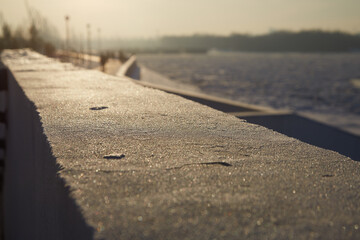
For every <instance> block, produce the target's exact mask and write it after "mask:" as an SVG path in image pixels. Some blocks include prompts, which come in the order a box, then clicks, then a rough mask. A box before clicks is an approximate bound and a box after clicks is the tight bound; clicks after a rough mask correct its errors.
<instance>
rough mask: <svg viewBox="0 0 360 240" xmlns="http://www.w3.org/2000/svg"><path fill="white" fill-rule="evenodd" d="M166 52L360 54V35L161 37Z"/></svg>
mask: <svg viewBox="0 0 360 240" xmlns="http://www.w3.org/2000/svg"><path fill="white" fill-rule="evenodd" d="M160 41H161V44H160V45H161V46H162V48H164V49H180V50H181V49H183V50H184V51H189V52H191V51H192V50H194V51H200V50H203V51H207V50H209V49H214V48H215V49H219V50H228V51H258V52H344V51H360V35H352V34H348V33H343V32H325V31H320V30H312V31H301V32H289V31H279V32H273V33H270V34H266V35H261V36H251V35H244V34H233V35H230V36H215V35H193V36H167V37H163V38H161V40H160Z"/></svg>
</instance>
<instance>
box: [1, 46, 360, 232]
mask: <svg viewBox="0 0 360 240" xmlns="http://www.w3.org/2000/svg"><path fill="white" fill-rule="evenodd" d="M2 60H3V61H4V63H5V64H6V65H7V67H8V68H9V71H10V73H11V74H10V79H9V83H10V85H9V131H8V133H7V142H8V155H7V158H6V179H5V180H6V182H5V209H6V212H5V235H6V237H7V239H359V238H360V231H359V227H360V226H359V224H360V201H359V199H360V193H359V191H357V189H359V188H360V176H359V174H358V173H359V172H360V163H359V162H356V161H353V160H351V159H350V158H347V157H344V156H342V155H340V154H338V153H336V152H332V151H328V150H324V149H321V148H318V147H314V146H311V145H309V144H305V143H303V142H300V141H298V140H296V139H293V138H289V137H287V136H285V135H282V134H279V133H277V132H274V131H271V130H269V129H266V128H264V127H261V126H258V125H254V124H249V123H246V122H245V121H243V120H240V119H238V118H236V117H235V116H230V115H228V114H225V113H222V112H220V111H217V110H214V109H211V108H209V107H206V106H203V105H201V104H198V103H195V102H193V101H190V100H187V99H184V98H182V97H179V96H176V95H173V94H168V93H165V92H162V91H159V90H154V89H150V88H146V87H143V86H139V85H136V84H134V83H133V82H132V81H131V80H130V79H128V78H125V77H121V78H120V77H112V76H108V75H105V74H103V73H100V72H97V71H89V70H83V69H76V68H74V67H71V66H69V65H65V64H60V63H58V62H55V61H53V60H50V59H48V58H45V57H43V56H40V55H38V54H36V53H33V52H31V51H28V50H27V51H24V50H22V51H4V52H3V54H2Z"/></svg>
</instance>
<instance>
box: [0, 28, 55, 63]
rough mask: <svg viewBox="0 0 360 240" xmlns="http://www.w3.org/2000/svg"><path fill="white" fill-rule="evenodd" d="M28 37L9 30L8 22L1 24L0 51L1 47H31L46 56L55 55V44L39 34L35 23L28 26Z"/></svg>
mask: <svg viewBox="0 0 360 240" xmlns="http://www.w3.org/2000/svg"><path fill="white" fill-rule="evenodd" d="M28 35H29V37H28V38H26V37H25V36H23V35H22V34H15V33H14V32H13V31H11V29H10V27H9V25H8V24H6V23H5V24H3V26H2V36H1V37H0V51H2V50H3V49H16V48H31V49H33V50H35V51H38V52H41V53H43V54H46V55H48V56H54V55H55V50H56V48H55V46H54V45H53V44H52V43H50V42H47V41H44V40H43V38H41V37H40V36H39V32H38V29H37V28H36V26H35V24H32V25H31V26H30V28H29V34H28Z"/></svg>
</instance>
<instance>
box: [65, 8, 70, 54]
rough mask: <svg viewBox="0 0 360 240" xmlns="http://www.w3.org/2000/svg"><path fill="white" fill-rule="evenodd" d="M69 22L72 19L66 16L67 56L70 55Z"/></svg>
mask: <svg viewBox="0 0 360 240" xmlns="http://www.w3.org/2000/svg"><path fill="white" fill-rule="evenodd" d="M69 20H70V17H69V16H68V15H66V16H65V31H66V32H65V34H66V36H65V37H66V39H65V51H66V56H67V55H68V54H69Z"/></svg>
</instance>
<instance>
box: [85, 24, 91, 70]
mask: <svg viewBox="0 0 360 240" xmlns="http://www.w3.org/2000/svg"><path fill="white" fill-rule="evenodd" d="M86 27H87V45H88V46H87V47H88V55H89V57H88V66H89V67H90V64H91V28H90V24H89V23H88V24H87V25H86Z"/></svg>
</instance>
